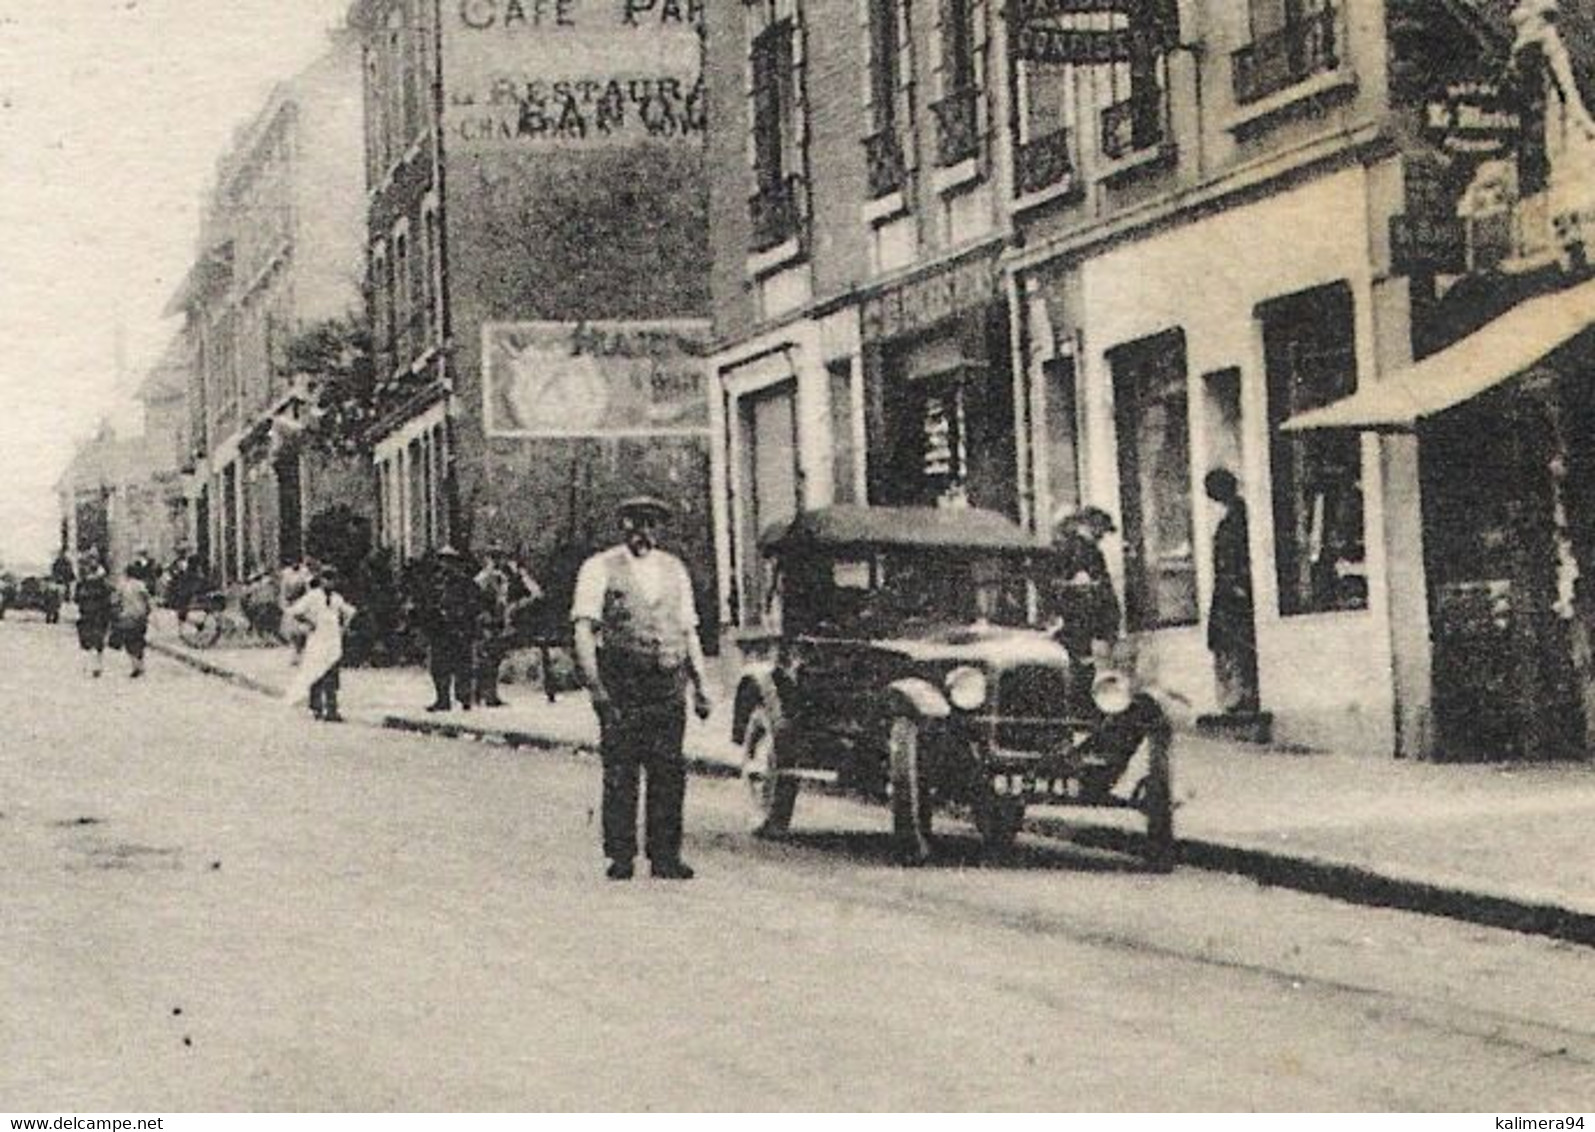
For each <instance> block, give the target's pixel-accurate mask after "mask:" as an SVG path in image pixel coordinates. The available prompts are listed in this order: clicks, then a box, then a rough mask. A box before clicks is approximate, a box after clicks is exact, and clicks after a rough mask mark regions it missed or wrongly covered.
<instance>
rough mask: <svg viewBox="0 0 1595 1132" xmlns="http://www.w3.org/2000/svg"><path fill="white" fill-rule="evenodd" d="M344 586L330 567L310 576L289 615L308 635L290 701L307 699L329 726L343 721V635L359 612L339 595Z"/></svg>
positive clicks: (319, 717) (318, 717)
mask: <svg viewBox="0 0 1595 1132" xmlns="http://www.w3.org/2000/svg"><path fill="white" fill-rule="evenodd" d="M341 584H342V583H341V581H340V579H339V577H338V573H337V571H336V570H333V569H330V568H328V569H324V570H322V571H321V572H320V573H318V574H313V575H311V578H310V581H309V582H308V584H307V588H306V589H305V592H304V593H303V594H301V595H300V596H299V599H298V600H297V601H295V602H294V603H293V605H292V606H290V607H289V608H288V611H287V614H286V616H287V618H288V620H290V621H292V622H295V623H296V624H298V625H300V626H302V627H303V630H304V634H305V644H304V651H303V653H302V654H301V655H300V658H299V661H298V667H297V668H296V669H295V671H294V674H293V679H292V680H291V681H289V684H288V690H287V692H286V696H287V699H288V702H289V703H290V704H298V703H303V702H305V701H306V700H308V701H309V702H310V714H311V715H313V716H314V717H315V718H317V719H322V720H325V721H327V722H328V723H341V722H342V721H343V716H342V715H340V714H339V713H338V684H339V679H338V674H339V671H340V670H341V668H342V666H343V634H344V631H345V630H346V629H348V627H349V622H350V621H352V620H354V615H355V612H356V610H355V607H354V606H353V605H350V604H349V603H348V602H347V601H345V600H344V599H343V595H342V594H341V593H339V589H340V586H341Z"/></svg>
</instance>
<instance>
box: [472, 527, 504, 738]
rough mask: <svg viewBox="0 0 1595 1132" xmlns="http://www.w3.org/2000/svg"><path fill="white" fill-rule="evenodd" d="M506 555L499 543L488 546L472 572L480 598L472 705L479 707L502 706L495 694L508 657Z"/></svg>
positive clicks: (502, 702)
mask: <svg viewBox="0 0 1595 1132" xmlns="http://www.w3.org/2000/svg"><path fill="white" fill-rule="evenodd" d="M507 557H508V555H507V554H506V553H505V551H504V547H503V546H502V545H501V544H499V543H496V542H495V543H492V544H490V545H489V546H488V548H487V549H486V550H485V551H483V554H482V558H483V565H482V568H481V569H480V570H478V571H477V573H476V578H475V579H474V580H475V582H476V589H477V592H478V593H479V594H480V595H481V612H480V614H479V622H478V626H479V629H480V631H481V638H480V640H478V642H477V646H476V702H477V703H479V704H481V705H482V706H483V707H503V706H504V701H503V700H502V699H500V698H499V694H498V673H499V668H500V667H501V666H502V665H503V663H504V658H505V656H507V655H508V654H509V650H510V644H511V641H510V636H509V620H508V618H509V589H510V579H509V572H508V570H506V569H505V560H506V558H507Z"/></svg>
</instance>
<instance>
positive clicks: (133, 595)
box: [112, 559, 150, 679]
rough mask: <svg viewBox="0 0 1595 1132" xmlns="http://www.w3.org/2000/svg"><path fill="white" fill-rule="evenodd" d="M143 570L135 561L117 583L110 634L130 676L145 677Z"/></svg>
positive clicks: (146, 630) (147, 608)
mask: <svg viewBox="0 0 1595 1132" xmlns="http://www.w3.org/2000/svg"><path fill="white" fill-rule="evenodd" d="M143 571H144V567H143V566H142V565H141V564H140V563H139V561H138V560H137V559H135V560H134V561H132V562H129V563H128V564H127V566H126V567H125V569H124V571H123V574H122V577H121V579H120V580H119V581H118V582H117V583H116V598H115V601H114V603H113V604H114V605H115V613H116V615H115V620H114V621H113V623H112V633H113V636H114V637H115V640H116V643H117V646H118V647H119V648H121V650H122V651H123V652H125V653H127V658H128V660H129V661H131V662H132V665H133V668H132V671H130V672H129V673H128V675H129V676H131V677H133V678H134V679H137V678H138V677H140V676H142V675H144V642H145V640H146V638H147V637H148V636H149V629H150V590H149V586H147V585H145V583H144V575H143Z"/></svg>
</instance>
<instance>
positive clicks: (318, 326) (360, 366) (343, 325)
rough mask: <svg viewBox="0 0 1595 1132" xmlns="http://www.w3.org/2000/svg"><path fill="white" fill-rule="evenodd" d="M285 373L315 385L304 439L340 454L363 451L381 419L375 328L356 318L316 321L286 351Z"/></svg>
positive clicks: (293, 340) (283, 367)
mask: <svg viewBox="0 0 1595 1132" xmlns="http://www.w3.org/2000/svg"><path fill="white" fill-rule="evenodd" d="M280 371H281V372H282V374H283V375H284V376H286V377H288V378H291V379H292V378H299V377H304V378H306V379H308V381H309V383H310V395H311V403H310V412H309V414H308V416H307V418H306V423H305V430H304V439H305V440H306V441H307V442H309V443H313V444H315V445H317V446H318V447H320V448H322V449H323V450H324V451H327V452H332V453H335V454H337V455H345V456H347V455H354V454H356V453H359V452H363V451H364V450H365V447H366V445H367V433H368V431H369V428H370V425H371V423H372V422H373V421H374V420H375V418H376V413H377V399H376V379H375V376H376V370H375V366H374V364H373V361H372V354H371V331H370V328H369V327H367V326H366V324H365V323H364V321H363V320H361V319H358V318H355V317H347V318H332V319H326V320H324V321H321V322H317V323H313V324H312V325H310V326H308V327H306V328H305V329H304V330H303V331H302V332H300V333H299V334H298V335H297V336H295V337H294V338H292V339H291V340H290V341H289V342H288V344H287V345H286V346H285V347H284V349H283V356H282V364H281V366H280Z"/></svg>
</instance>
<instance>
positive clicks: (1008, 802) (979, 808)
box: [974, 782, 1025, 853]
mask: <svg viewBox="0 0 1595 1132" xmlns="http://www.w3.org/2000/svg"><path fill="white" fill-rule="evenodd" d="M974 811H975V813H974V817H975V829H977V830H978V831H979V832H980V842H981V844H982V845H983V846H984V847H985V850H986V852H987V853H1005V852H1007V851H1008V850H1009V849H1012V848H1013V843H1014V839H1015V838H1017V837H1018V836H1019V828H1020V826H1022V825H1024V821H1025V803H1024V799H1023V798H1005V797H1003V796H1002V795H1001V794H998V793H997V792H996V791H995V790H993V789H992V788H991V784H990V783H989V782H988V783H987V784H986V785H985V786H984V787H982V788H981V791H980V797H978V798H977V799H976V800H975V806H974Z"/></svg>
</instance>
